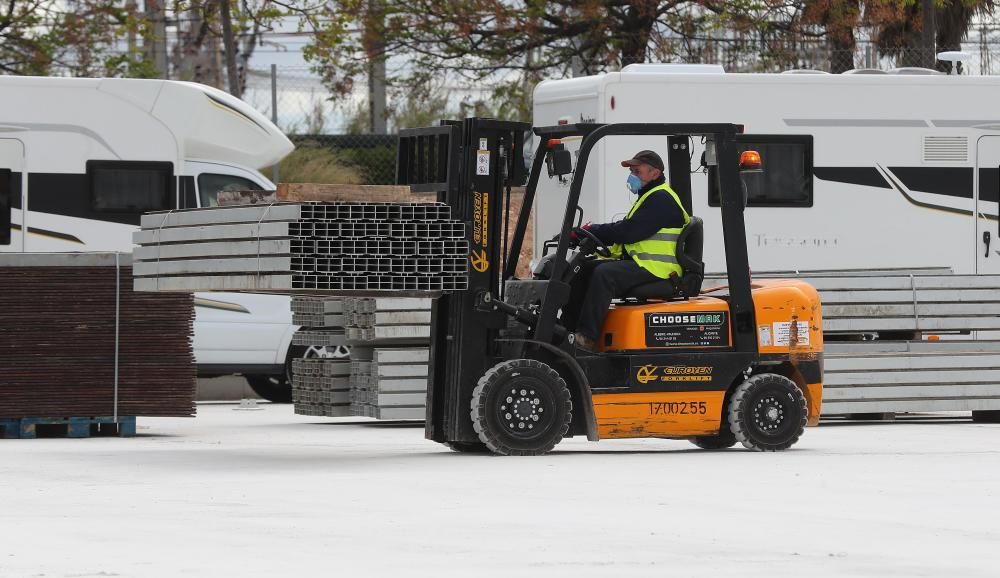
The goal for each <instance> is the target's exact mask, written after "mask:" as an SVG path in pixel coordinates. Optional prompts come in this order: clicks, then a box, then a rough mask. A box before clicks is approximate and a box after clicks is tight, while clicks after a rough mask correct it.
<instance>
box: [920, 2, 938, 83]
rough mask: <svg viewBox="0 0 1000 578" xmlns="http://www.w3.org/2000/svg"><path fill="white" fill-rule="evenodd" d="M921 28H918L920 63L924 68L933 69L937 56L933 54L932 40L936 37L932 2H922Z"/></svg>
mask: <svg viewBox="0 0 1000 578" xmlns="http://www.w3.org/2000/svg"><path fill="white" fill-rule="evenodd" d="M921 12H923V26H922V27H921V28H920V61H921V63H922V64H921V65H920V66H923V67H924V68H934V62H935V61H936V60H937V56H936V54H935V52H934V40H935V37H936V36H937V32H936V26H935V18H934V16H935V12H936V10H935V8H934V0H922V3H921Z"/></svg>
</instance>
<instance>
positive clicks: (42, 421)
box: [0, 416, 135, 440]
mask: <svg viewBox="0 0 1000 578" xmlns="http://www.w3.org/2000/svg"><path fill="white" fill-rule="evenodd" d="M114 424H115V418H113V417H22V418H15V419H3V418H0V429H2V430H3V436H2V437H3V439H8V440H10V439H34V438H35V437H36V426H39V425H64V426H66V435H65V437H68V438H89V437H90V435H91V429H95V430H97V429H100V430H103V429H105V427H111V426H113V425H114ZM117 424H118V426H117V432H116V433H117V434H118V437H123V438H130V437H133V436H135V417H134V416H131V417H119V418H118V421H117ZM92 426H95V427H92Z"/></svg>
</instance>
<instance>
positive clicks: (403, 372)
mask: <svg viewBox="0 0 1000 578" xmlns="http://www.w3.org/2000/svg"><path fill="white" fill-rule="evenodd" d="M292 322H293V323H295V324H296V325H302V326H303V328H302V329H301V330H300V331H299V332H298V333H296V335H295V338H294V343H295V344H296V345H301V346H306V347H308V350H307V353H306V358H305V359H301V360H296V361H294V362H293V364H292V401H293V402H294V403H295V412H296V413H298V414H302V415H314V416H320V415H324V416H348V415H351V416H362V417H372V418H376V419H424V416H425V400H426V396H427V385H428V384H427V380H428V364H429V360H430V350H429V343H430V322H431V300H430V299H421V298H406V297H402V298H371V297H367V298H329V297H312V296H298V297H293V298H292ZM347 349H349V351H350V355H349V357H348V356H346V355H344V353H345V350H347Z"/></svg>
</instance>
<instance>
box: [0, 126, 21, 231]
mask: <svg viewBox="0 0 1000 578" xmlns="http://www.w3.org/2000/svg"><path fill="white" fill-rule="evenodd" d="M23 172H24V145H23V144H22V143H21V141H19V140H17V139H12V138H3V139H0V247H3V249H2V250H7V251H23V250H24V239H25V233H26V231H27V228H26V227H25V225H26V224H25V223H24V221H23V214H24V213H23V212H21V211H20V208H21V200H22V199H21V182H22V181H21V178H22V176H21V175H22V173H23ZM15 207H16V208H15Z"/></svg>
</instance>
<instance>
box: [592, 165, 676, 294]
mask: <svg viewBox="0 0 1000 578" xmlns="http://www.w3.org/2000/svg"><path fill="white" fill-rule="evenodd" d="M656 191H666V192H668V193H670V196H671V197H673V199H674V201H676V202H677V206H678V207H680V208H681V213H683V214H684V225H685V226H687V224H688V223H690V222H691V216H690V215H688V212H687V211H686V210H684V205H683V204H682V203H681V200H680V198H679V197H678V196H677V193H675V192H674V191H673V189H671V188H670V187H669V186H668V185H667V184H666V183H664V184H662V185H659V186H656V187H653V188H652V189H649V190H648V191H646V192H645V194H643V195H642V196H641V197H639V200H637V201H636V202H635V204H634V205H632V209H631V210H629V212H628V217H626V218H631V217H632V215H634V214H635V212H636V211H638V210H639V207H641V206H642V203H643V201H645V200H646V197H648V196H649V195H652V194H653V193H655V192H656ZM683 230H684V227H674V228H663V229H660V230H659V231H657V232H656V233H654V234H653V236H651V237H649V238H648V239H643V240H642V241H639V242H637V243H626V244H625V252H626V253H627V254H628V256H629V257H632V260H633V261H635V262H636V263H638V264H639V266H641V267H642V268H643V269H645V270H647V271H649V272H650V273H652V274H653V275H656V276H657V277H659V278H660V279H669V278H670V275H671V274H672V273H676V274H677V276H678V277H680V276H681V275H683V274H684V272H683V270H682V269H681V266H680V264H679V263H678V262H677V237H678V236H680V234H681V231H683ZM610 249H611V256H612V258H615V259H620V258H621V254H622V245H621V244H620V243H615V244H614V245H612V246H611V247H610Z"/></svg>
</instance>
